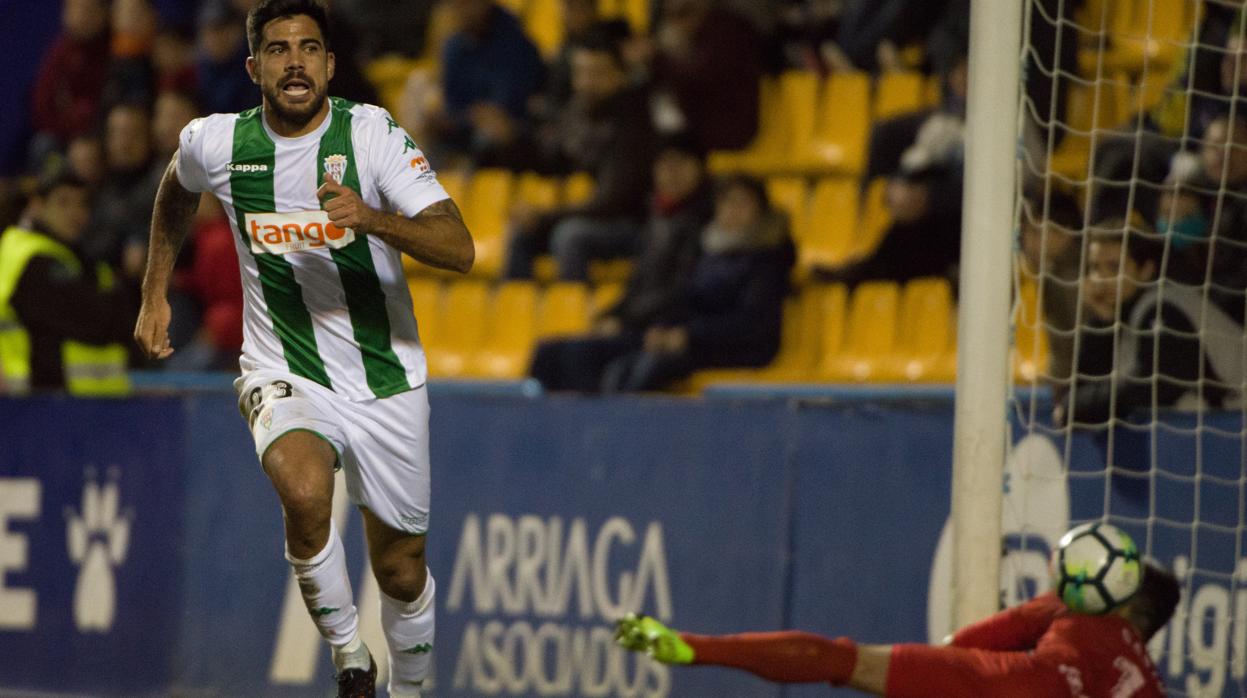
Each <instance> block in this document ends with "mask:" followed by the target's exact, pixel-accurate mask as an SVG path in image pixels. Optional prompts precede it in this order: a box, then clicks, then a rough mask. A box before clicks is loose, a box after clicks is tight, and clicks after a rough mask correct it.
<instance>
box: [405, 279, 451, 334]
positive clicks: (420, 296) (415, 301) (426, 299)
mask: <svg viewBox="0 0 1247 698" xmlns="http://www.w3.org/2000/svg"><path fill="white" fill-rule="evenodd" d="M407 290H408V291H409V292H410V293H411V306H412V309H413V310H414V311H415V314H416V327H417V328H418V329H419V332H420V343H421V344H422V345H424V348H425V349H426V350H429V349H430V348H432V349H433V350H436V348H437V346H438V345H439V344H440V343H441V333H440V332H439V329H440V326H441V320H442V285H441V283H439V282H438V281H437V280H436V279H428V278H415V279H408V281H407Z"/></svg>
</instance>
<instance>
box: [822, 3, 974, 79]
mask: <svg viewBox="0 0 1247 698" xmlns="http://www.w3.org/2000/svg"><path fill="white" fill-rule="evenodd" d="M949 2H950V0H884V2H879V0H849V1H848V2H846V3H845V6H844V10H843V12H842V13H841V15H840V34H839V37H838V41H837V43H838V44H839V46H840V48H841V49H843V50H844V52H845V54H846V55H848V57H849V59H850V60H852V61H853V63H854V65H856V66H857V67H858V68H859V69H861V70H867V71H870V72H879V71H882V70H892V69H896V68H898V67H900V66H898V65H897V64H896V61H895V58H894V57H895V55H896V54H897V52H898V47H903V46H906V45H909V44H915V43H924V42H925V40H926V38H927V36H928V34H929V33H930V31H931V28H932V27H934V26H937V24H938V22H939V20H940V18H941V17H942V16H943V14H944V11H945V7H946V6H947V5H948V4H949Z"/></svg>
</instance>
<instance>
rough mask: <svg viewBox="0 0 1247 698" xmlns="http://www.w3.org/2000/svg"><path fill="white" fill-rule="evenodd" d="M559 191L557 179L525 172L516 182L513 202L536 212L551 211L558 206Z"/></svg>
mask: <svg viewBox="0 0 1247 698" xmlns="http://www.w3.org/2000/svg"><path fill="white" fill-rule="evenodd" d="M559 189H560V183H559V181H558V180H557V179H555V178H553V177H543V176H541V175H539V174H537V173H536V172H525V173H524V174H521V175H520V176H519V181H518V182H516V185H515V200H516V201H517V202H519V203H523V204H526V205H528V206H531V207H532V208H534V209H537V210H546V209H552V208H554V207H555V206H558V205H559V193H560V192H559Z"/></svg>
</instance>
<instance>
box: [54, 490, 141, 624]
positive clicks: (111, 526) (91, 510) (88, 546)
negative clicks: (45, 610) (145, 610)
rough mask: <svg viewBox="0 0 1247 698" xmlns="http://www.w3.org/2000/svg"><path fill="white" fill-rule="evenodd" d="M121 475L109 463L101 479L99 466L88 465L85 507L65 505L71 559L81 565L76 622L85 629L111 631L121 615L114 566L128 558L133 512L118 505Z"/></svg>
mask: <svg viewBox="0 0 1247 698" xmlns="http://www.w3.org/2000/svg"><path fill="white" fill-rule="evenodd" d="M120 479H121V471H120V470H119V469H118V468H115V467H114V468H109V470H108V476H107V478H106V479H105V481H104V482H102V483H101V482H100V481H99V478H98V476H97V474H96V472H95V468H90V467H89V468H87V470H86V483H85V484H84V485H83V488H82V509H81V511H79V512H75V511H74V510H73V507H66V508H65V519H66V524H67V525H66V527H65V528H66V533H67V538H68V539H69V540H68V543H69V559H70V561H71V562H73V563H74V564H75V565H77V566H78V582H77V584H76V585H75V587H74V623H75V624H76V625H77V626H78V630H80V631H82V632H84V633H91V632H95V633H105V632H108V631H109V630H110V629H112V627H113V618H114V616H115V615H116V609H117V581H116V578H115V571H116V569H117V568H118V567H120V566H121V564H122V563H123V562H125V560H126V552H127V550H128V548H129V547H130V521H131V519H132V518H133V512H131V511H129V510H127V511H125V512H122V511H120V510H119V508H118V507H119V496H120V494H119V493H120V488H119V487H118V481H119V480H120Z"/></svg>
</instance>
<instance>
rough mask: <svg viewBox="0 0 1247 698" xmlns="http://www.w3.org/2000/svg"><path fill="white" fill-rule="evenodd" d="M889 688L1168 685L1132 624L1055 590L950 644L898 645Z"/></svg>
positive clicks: (1094, 695)
mask: <svg viewBox="0 0 1247 698" xmlns="http://www.w3.org/2000/svg"><path fill="white" fill-rule="evenodd" d="M887 694H888V695H889V696H894V697H895V698H909V697H911V696H912V697H914V698H918V697H920V696H921V697H925V696H996V697H999V698H1012V697H1015V696H1016V697H1017V698H1163V696H1164V695H1165V690H1164V685H1163V683H1162V682H1161V680H1160V676H1159V675H1158V674H1157V672H1156V667H1155V666H1154V665H1153V664H1152V660H1151V659H1150V658H1149V657H1148V655H1147V649H1146V648H1145V647H1144V645H1143V639H1142V638H1141V637H1140V636H1139V634H1138V632H1137V631H1136V630H1135V629H1134V627H1133V626H1132V625H1130V624H1129V623H1127V622H1126V621H1125V620H1124V619H1122V618H1120V617H1118V616H1114V615H1106V616H1088V615H1082V614H1078V613H1073V612H1072V611H1069V610H1068V609H1067V608H1066V607H1065V604H1063V603H1061V600H1060V599H1059V598H1057V596H1056V595H1055V594H1052V593H1048V594H1044V595H1043V596H1039V597H1037V598H1035V599H1032V600H1031V601H1028V602H1027V603H1024V604H1022V605H1020V606H1017V607H1015V608H1011V609H1008V610H1006V611H1002V612H1001V613H997V614H996V615H994V616H992V617H990V618H987V619H986V620H983V621H980V622H978V623H976V624H974V625H971V626H968V627H966V628H964V629H962V630H961V631H960V632H958V633H957V634H956V635H955V636H953V642H952V645H951V646H947V647H932V646H929V645H896V646H895V647H894V648H893V650H892V661H891V665H890V667H889V670H888V691H887Z"/></svg>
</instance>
